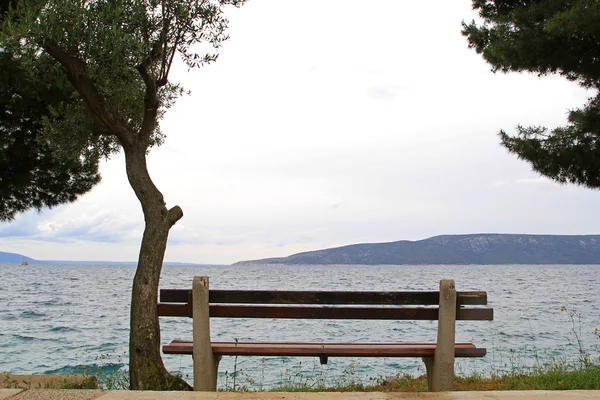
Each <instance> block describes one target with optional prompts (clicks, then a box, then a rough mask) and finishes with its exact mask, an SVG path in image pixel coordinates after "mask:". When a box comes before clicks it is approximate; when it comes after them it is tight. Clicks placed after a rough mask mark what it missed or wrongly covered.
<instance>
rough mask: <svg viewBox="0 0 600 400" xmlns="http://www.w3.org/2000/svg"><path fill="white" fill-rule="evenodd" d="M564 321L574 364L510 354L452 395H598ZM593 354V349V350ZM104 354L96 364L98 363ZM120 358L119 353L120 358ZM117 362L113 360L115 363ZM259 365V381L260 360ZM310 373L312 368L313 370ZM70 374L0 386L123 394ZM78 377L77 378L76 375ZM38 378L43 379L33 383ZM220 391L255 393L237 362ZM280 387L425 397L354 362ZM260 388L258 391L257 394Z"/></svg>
mask: <svg viewBox="0 0 600 400" xmlns="http://www.w3.org/2000/svg"><path fill="white" fill-rule="evenodd" d="M565 311H566V314H567V315H568V317H569V319H570V325H571V334H572V336H573V339H570V340H569V342H570V343H571V345H573V346H574V348H575V349H576V350H577V355H578V356H577V358H576V359H575V360H569V361H568V360H559V359H556V358H552V357H549V356H547V355H546V353H545V352H544V354H543V355H541V356H540V355H537V356H536V357H535V359H536V365H534V366H523V365H521V364H519V363H518V361H517V360H518V359H519V356H518V355H517V354H515V353H514V352H511V354H512V355H511V360H510V361H511V362H510V365H508V366H507V367H508V369H507V370H504V371H502V372H496V371H492V372H491V373H490V374H488V375H482V374H478V373H473V374H471V375H467V376H456V377H455V380H454V390H457V391H491V390H600V359H597V360H596V359H593V358H592V356H591V355H590V352H589V351H587V349H586V348H585V347H584V345H583V341H582V333H583V332H582V316H581V314H579V313H577V312H576V310H574V309H571V310H570V311H567V310H566V309H565V308H561V312H565ZM593 333H594V335H595V337H596V338H598V339H600V332H599V331H598V328H596V329H595V330H594V332H593ZM595 348H596V349H598V345H596V346H595ZM109 356H110V355H109V354H106V355H101V356H99V357H98V358H97V359H99V360H100V364H102V363H103V361H104V359H105V358H106V357H109ZM123 356H124V354H120V355H119V357H120V358H122V357H123ZM120 361H121V360H119V362H120ZM261 363H262V365H263V378H264V360H262V361H261ZM315 368H316V367H315ZM79 372H80V373H76V372H74V373H73V374H71V375H67V376H61V377H56V378H55V379H54V380H49V381H47V382H44V381H42V382H43V383H39V382H34V381H32V378H31V377H30V378H29V379H23V378H18V379H16V378H15V377H13V376H11V375H10V374H9V373H8V372H4V373H3V379H2V377H0V387H5V388H18V387H21V388H27V389H32V388H42V389H98V388H101V389H109V390H115V389H128V387H129V379H128V378H129V377H128V374H127V373H125V372H123V371H121V370H119V371H118V372H113V373H111V374H103V373H102V368H101V365H100V366H99V367H98V370H97V371H95V373H94V374H89V373H88V371H85V370H84V371H79ZM81 372H83V374H81ZM39 377H43V375H41V376H38V377H36V378H39ZM225 377H226V379H225V382H224V383H225V388H224V390H225V391H233V392H246V391H256V390H257V389H256V382H255V380H254V379H253V378H252V377H250V376H249V375H248V374H247V373H246V372H245V371H243V370H241V369H238V368H237V357H236V361H235V364H234V369H233V372H231V373H229V372H227V371H226V372H225ZM285 381H286V383H285V384H283V385H281V386H277V387H273V388H271V389H269V391H273V392H328V391H330V392H334V391H335V392H369V391H382V392H426V391H427V377H426V376H425V375H421V376H417V377H415V376H413V375H410V374H399V375H396V376H393V377H386V378H384V377H378V378H370V380H369V382H368V383H363V382H360V380H357V379H356V368H355V365H354V363H350V365H349V367H348V368H346V369H344V371H343V372H342V374H341V375H340V376H339V377H337V378H334V379H333V380H332V381H331V383H327V384H326V383H325V379H324V378H323V377H322V376H318V374H317V376H316V377H315V378H303V377H302V376H301V375H296V376H290V377H288V379H285ZM264 390H265V388H264V387H263V386H262V384H261V385H259V386H258V391H264Z"/></svg>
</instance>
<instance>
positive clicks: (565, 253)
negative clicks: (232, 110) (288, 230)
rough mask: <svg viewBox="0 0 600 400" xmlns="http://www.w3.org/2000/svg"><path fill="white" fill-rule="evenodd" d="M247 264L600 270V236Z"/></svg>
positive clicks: (446, 242) (493, 240) (354, 251)
mask: <svg viewBox="0 0 600 400" xmlns="http://www.w3.org/2000/svg"><path fill="white" fill-rule="evenodd" d="M245 264H292V265H299V264H313V265H314V264H317V265H319V264H322V265H327V264H356V265H385V264H389V265H403V264H408V265H415V264H600V235H579V236H567V235H513V234H491V233H486V234H471V235H442V236H435V237H432V238H429V239H424V240H417V241H408V240H402V241H398V242H390V243H364V244H353V245H349V246H343V247H335V248H331V249H324V250H317V251H308V252H304V253H298V254H293V255H291V256H289V257H279V258H265V259H262V260H251V261H240V262H238V263H236V264H234V265H245Z"/></svg>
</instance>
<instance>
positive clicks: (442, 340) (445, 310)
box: [423, 280, 456, 392]
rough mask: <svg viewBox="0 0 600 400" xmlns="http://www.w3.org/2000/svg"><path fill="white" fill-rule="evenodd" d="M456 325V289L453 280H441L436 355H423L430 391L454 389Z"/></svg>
mask: <svg viewBox="0 0 600 400" xmlns="http://www.w3.org/2000/svg"><path fill="white" fill-rule="evenodd" d="M455 325H456V289H455V287H454V281H453V280H442V281H440V306H439V315H438V337H437V346H436V347H435V355H434V357H433V358H431V357H423V361H424V362H425V368H426V369H427V385H428V386H429V391H430V392H449V391H452V390H454V346H455V345H454V343H455V342H454V341H455Z"/></svg>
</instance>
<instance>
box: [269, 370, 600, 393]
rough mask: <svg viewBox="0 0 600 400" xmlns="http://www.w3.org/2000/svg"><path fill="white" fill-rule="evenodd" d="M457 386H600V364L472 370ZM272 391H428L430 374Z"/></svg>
mask: <svg viewBox="0 0 600 400" xmlns="http://www.w3.org/2000/svg"><path fill="white" fill-rule="evenodd" d="M454 390H457V391H489V390H600V365H590V366H587V367H585V368H583V369H579V370H567V369H565V368H564V367H563V366H562V365H560V364H556V365H554V366H552V367H551V368H550V369H548V370H538V371H534V372H529V373H509V374H506V375H492V376H489V377H484V376H481V375H477V374H473V375H470V376H466V377H460V376H457V377H455V379H454ZM271 391H273V392H328V391H332V392H371V391H375V392H426V391H427V377H426V376H425V375H421V376H418V377H414V376H412V375H399V376H395V377H389V378H387V379H383V378H379V379H376V380H375V382H372V383H368V384H363V383H359V382H354V381H351V382H347V383H346V384H334V385H332V386H321V385H312V384H304V383H298V384H294V385H284V386H278V387H274V388H272V389H271Z"/></svg>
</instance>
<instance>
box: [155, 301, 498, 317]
mask: <svg viewBox="0 0 600 400" xmlns="http://www.w3.org/2000/svg"><path fill="white" fill-rule="evenodd" d="M190 314H191V309H190V308H189V307H188V306H187V305H186V304H164V303H159V304H158V315H159V316H164V317H182V316H188V317H191V315H190ZM210 316H211V317H221V318H289V319H376V320H407V319H408V320H432V321H433V320H437V319H438V309H437V308H424V307H322V306H321V307H317V306H312V307H311V306H298V307H289V306H244V305H220V304H211V305H210ZM456 319H457V320H470V321H473V320H479V321H483V320H486V321H491V320H493V319H494V312H493V309H491V308H472V309H458V310H457V311H456Z"/></svg>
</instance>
